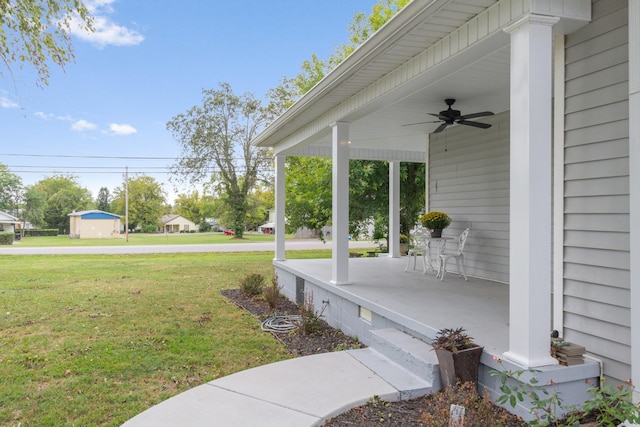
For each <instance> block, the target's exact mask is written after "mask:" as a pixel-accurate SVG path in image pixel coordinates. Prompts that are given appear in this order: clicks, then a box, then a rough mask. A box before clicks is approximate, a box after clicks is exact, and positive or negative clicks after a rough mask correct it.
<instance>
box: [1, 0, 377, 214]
mask: <svg viewBox="0 0 640 427" xmlns="http://www.w3.org/2000/svg"><path fill="white" fill-rule="evenodd" d="M85 3H86V4H87V5H89V6H90V7H91V8H92V10H93V14H94V16H95V17H96V21H95V22H96V25H95V26H96V29H97V31H96V32H95V33H93V34H91V35H89V36H87V35H85V34H76V35H75V36H74V40H73V41H74V53H75V56H76V59H75V62H74V63H70V64H67V66H66V67H65V70H64V71H62V70H60V69H59V68H57V67H56V68H52V69H51V71H52V75H51V78H50V79H49V86H46V87H44V88H43V89H41V88H38V87H37V86H36V84H35V80H36V75H35V73H34V72H33V70H31V69H29V68H28V67H25V68H23V69H20V67H18V66H17V65H14V66H13V70H12V72H13V75H11V74H10V73H9V72H7V69H6V68H1V69H0V72H1V73H2V76H0V163H4V164H5V165H7V166H9V168H10V169H11V170H12V172H14V173H15V174H17V175H19V176H20V177H21V178H22V180H23V183H24V184H25V185H31V184H33V183H35V182H37V181H39V180H40V179H42V178H45V177H47V176H51V175H53V174H54V173H68V174H73V175H76V176H77V177H78V181H79V183H80V185H82V186H83V187H86V188H88V189H89V190H90V191H91V192H92V194H93V197H94V198H95V196H96V195H97V191H98V190H99V188H100V187H103V186H104V187H107V188H108V189H109V190H110V191H113V189H114V188H115V187H116V186H119V185H121V183H122V179H123V173H124V170H125V167H128V168H129V171H130V174H131V176H135V173H136V172H144V173H145V174H146V175H149V176H152V177H154V178H155V179H156V180H158V181H159V182H161V183H163V184H164V188H165V191H166V192H167V194H168V196H169V197H168V198H169V200H168V202H173V197H174V194H175V192H174V188H173V185H172V184H171V183H170V182H169V179H168V175H167V174H165V173H159V172H160V171H163V170H164V169H163V168H165V167H167V166H170V165H171V164H172V163H173V162H172V161H171V160H166V159H156V160H149V159H135V157H142V158H149V157H156V158H176V157H178V156H179V155H180V150H179V146H178V144H177V143H176V142H175V141H174V140H173V139H172V137H171V135H170V134H169V132H168V131H167V130H166V128H165V125H166V123H167V121H169V120H170V119H171V118H172V117H173V116H175V115H177V114H180V113H183V112H185V111H186V110H187V109H188V108H190V107H192V106H194V105H198V104H199V103H200V100H201V90H202V89H215V88H218V85H219V83H221V82H228V83H230V84H231V87H232V88H233V90H234V92H236V93H238V94H240V93H245V92H251V93H253V94H254V95H255V96H256V97H257V98H259V99H264V95H265V93H266V92H267V91H268V90H269V89H270V88H273V87H276V86H278V84H279V83H280V81H281V79H282V77H284V76H287V77H293V76H295V75H296V74H298V73H299V72H300V66H301V65H302V62H303V61H304V60H306V59H309V58H311V55H312V54H314V53H315V54H316V55H318V57H319V58H321V59H327V58H328V57H329V55H330V54H331V53H332V52H333V51H334V50H335V48H336V47H337V46H338V45H340V44H341V43H345V42H347V38H348V25H349V23H350V22H351V21H352V18H353V15H354V14H355V13H356V12H365V13H366V14H367V15H368V14H369V13H370V11H371V7H372V6H373V5H374V4H375V3H376V0H323V1H311V0H269V1H265V0H227V1H224V2H223V1H219V0H185V1H183V2H176V1H168V0H158V1H154V2H147V1H145V2H142V1H134V0H91V1H90V2H85ZM52 67H55V66H52ZM9 154H20V156H10V155H9ZM65 156H85V157H84V158H77V157H65ZM93 157H99V158H93ZM110 157H129V158H128V159H127V158H119V159H116V158H110ZM108 168H109V169H108ZM190 190H191V189H189V188H181V189H178V192H184V191H190Z"/></svg>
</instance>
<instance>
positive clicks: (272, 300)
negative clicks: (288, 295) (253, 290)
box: [264, 274, 282, 310]
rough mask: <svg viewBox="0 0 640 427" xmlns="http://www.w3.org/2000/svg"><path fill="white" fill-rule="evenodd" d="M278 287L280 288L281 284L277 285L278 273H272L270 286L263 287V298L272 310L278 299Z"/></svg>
mask: <svg viewBox="0 0 640 427" xmlns="http://www.w3.org/2000/svg"><path fill="white" fill-rule="evenodd" d="M280 289H282V286H280V285H278V275H277V274H274V276H273V279H272V280H271V286H268V287H266V288H265V289H264V299H265V301H267V304H269V307H270V308H271V309H272V310H273V309H275V308H276V305H277V304H278V299H280Z"/></svg>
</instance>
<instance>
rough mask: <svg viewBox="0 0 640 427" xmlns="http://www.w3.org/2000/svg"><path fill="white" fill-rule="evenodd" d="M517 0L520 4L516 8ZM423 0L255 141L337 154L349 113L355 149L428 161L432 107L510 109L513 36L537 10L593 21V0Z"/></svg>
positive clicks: (567, 25)
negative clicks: (334, 133)
mask: <svg viewBox="0 0 640 427" xmlns="http://www.w3.org/2000/svg"><path fill="white" fill-rule="evenodd" d="M514 3H518V4H519V5H520V6H518V7H516V6H515V5H514ZM552 3H553V4H552V5H551V4H550V3H549V2H548V1H536V0H532V1H530V2H513V1H511V0H435V1H428V0H414V1H412V2H410V3H409V4H408V5H407V6H406V7H405V8H404V9H403V10H401V11H400V12H399V13H397V14H396V15H395V16H394V17H393V18H392V19H391V20H389V21H388V22H387V23H386V24H385V25H384V26H383V27H382V28H380V29H379V30H378V31H377V32H376V33H374V34H373V35H372V36H371V38H370V39H369V40H367V41H366V42H365V43H363V44H362V45H361V46H360V47H358V49H356V50H355V51H354V52H353V54H352V55H350V56H349V57H348V58H347V59H346V60H345V61H343V62H342V63H341V64H340V65H339V66H338V67H336V68H335V69H334V70H332V71H331V72H330V73H329V74H327V75H326V76H325V77H324V78H323V79H322V80H321V81H320V82H319V83H318V84H316V86H315V87H313V88H312V89H311V90H310V91H309V92H308V93H307V94H305V95H304V96H303V97H302V98H301V99H300V100H298V101H297V102H296V103H295V104H294V105H293V106H292V107H291V108H289V109H288V110H287V111H286V112H285V113H284V114H282V115H281V116H280V117H279V118H278V119H277V120H276V121H274V122H273V123H272V124H271V125H270V126H269V127H267V129H265V130H264V131H263V132H262V133H261V134H260V135H258V137H257V138H256V139H255V140H254V143H255V144H256V145H258V146H263V147H273V148H274V150H275V153H276V154H287V155H313V156H318V157H322V156H327V157H328V156H330V143H331V133H330V127H329V125H330V124H331V123H333V122H336V121H347V122H349V124H350V125H349V136H350V140H351V145H350V151H351V158H365V159H390V160H394V159H395V160H401V161H402V160H404V161H424V158H425V145H426V144H425V137H426V135H427V134H428V133H430V132H433V130H434V129H435V128H436V127H437V126H438V123H425V124H421V125H415V126H404V125H406V124H409V123H416V122H422V121H431V119H432V118H433V117H432V116H429V115H428V113H437V112H439V111H441V110H444V109H445V108H446V105H445V104H444V99H445V98H455V99H457V102H456V104H455V108H456V109H458V110H461V111H462V112H463V114H464V113H465V112H466V113H472V112H477V111H485V110H490V111H493V112H495V113H498V112H502V111H506V110H507V109H508V108H509V69H510V59H509V57H510V52H509V45H510V39H509V35H508V34H506V33H504V32H503V30H502V29H503V28H504V27H506V26H507V25H509V24H510V23H513V22H515V21H516V20H518V19H519V18H521V17H522V16H525V15H526V14H528V13H535V14H549V15H555V16H559V17H561V18H562V19H561V21H560V23H559V24H556V26H554V30H556V31H559V32H563V33H566V32H570V31H574V30H575V29H577V28H579V26H582V25H584V24H585V23H586V22H588V19H589V17H590V1H589V0H580V1H578V2H576V1H561V0H559V1H557V2H552Z"/></svg>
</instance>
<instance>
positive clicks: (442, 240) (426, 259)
mask: <svg viewBox="0 0 640 427" xmlns="http://www.w3.org/2000/svg"><path fill="white" fill-rule="evenodd" d="M453 239H454V237H450V236H442V237H431V235H430V234H429V233H424V234H421V235H420V236H416V239H415V240H416V248H417V249H416V248H414V249H412V250H410V251H409V256H408V259H407V265H406V267H405V268H404V271H407V270H408V269H409V264H410V263H411V258H412V257H413V269H414V270H415V269H416V257H417V256H418V255H421V256H422V266H423V271H422V272H423V274H427V270H433V271H437V270H436V268H435V267H434V266H433V261H432V259H431V249H432V248H433V246H432V242H434V243H433V244H434V245H435V248H436V259H440V256H439V255H440V252H442V248H444V245H445V244H446V243H447V240H453Z"/></svg>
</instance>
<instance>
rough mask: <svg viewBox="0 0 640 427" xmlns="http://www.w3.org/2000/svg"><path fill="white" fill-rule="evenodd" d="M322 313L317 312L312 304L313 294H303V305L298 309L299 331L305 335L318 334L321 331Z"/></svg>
mask: <svg viewBox="0 0 640 427" xmlns="http://www.w3.org/2000/svg"><path fill="white" fill-rule="evenodd" d="M323 312H324V306H323V308H322V311H318V310H316V308H315V305H314V304H313V292H305V294H304V304H303V306H302V307H300V329H301V330H302V333H303V334H305V335H314V334H319V333H320V332H321V331H322V325H323V322H322V313H323Z"/></svg>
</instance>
